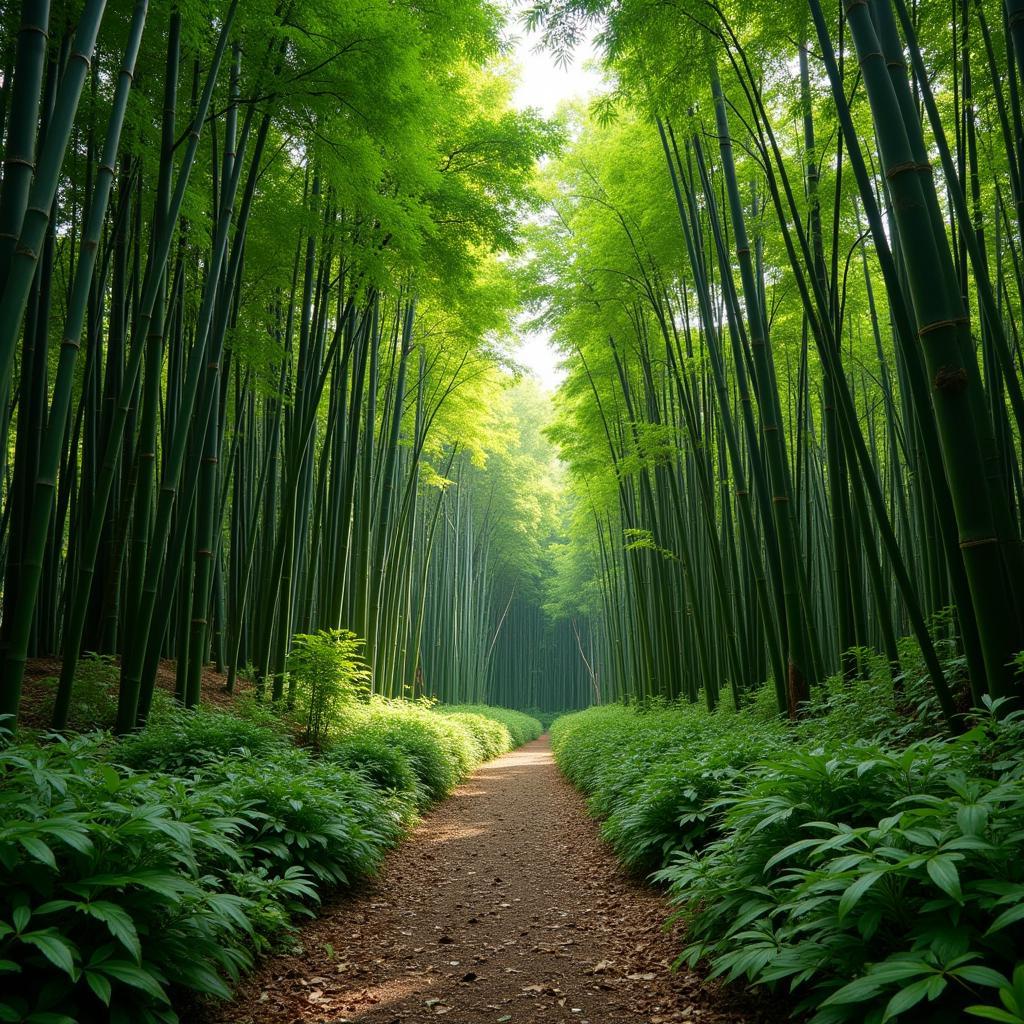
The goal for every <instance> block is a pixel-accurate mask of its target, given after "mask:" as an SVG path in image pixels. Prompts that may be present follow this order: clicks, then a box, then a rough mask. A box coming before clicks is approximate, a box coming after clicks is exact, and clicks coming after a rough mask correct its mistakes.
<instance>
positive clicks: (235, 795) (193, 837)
mask: <svg viewBox="0 0 1024 1024" xmlns="http://www.w3.org/2000/svg"><path fill="white" fill-rule="evenodd" d="M229 718H230V716H227V715H223V714H220V713H216V712H201V713H198V714H197V713H195V712H185V711H179V712H177V713H175V714H174V715H171V716H169V717H168V718H167V719H166V720H162V721H161V722H159V723H157V724H155V726H154V734H153V735H151V736H148V737H147V732H148V731H149V730H148V729H147V730H145V731H143V732H142V733H140V734H139V735H138V736H136V737H132V738H131V739H130V740H128V741H126V743H125V744H123V745H121V746H115V747H113V748H112V747H111V746H110V744H109V741H108V740H107V739H106V737H105V736H103V735H101V734H95V735H92V736H88V737H76V738H75V739H72V740H64V739H60V738H53V739H51V740H50V741H48V742H42V743H40V742H36V743H32V742H22V743H18V744H12V745H9V746H7V747H6V748H4V749H2V750H0V976H2V982H0V991H2V993H3V995H2V996H0V1020H11V1021H21V1020H26V1021H29V1020H31V1021H34V1022H35V1024H61V1022H71V1024H74V1022H86V1021H94V1020H95V1021H99V1020H108V1019H109V1020H111V1021H124V1022H129V1021H131V1022H134V1021H142V1022H157V1021H163V1022H171V1021H175V1020H176V1019H177V1018H176V1017H175V1015H174V1013H173V1012H172V1010H171V1009H170V1004H169V1001H168V995H167V992H168V989H169V988H170V987H171V986H178V987H181V988H184V989H191V990H193V991H197V992H200V993H204V994H207V995H216V996H222V997H226V996H227V995H229V989H228V985H229V984H230V983H231V982H232V981H234V980H235V979H236V978H237V977H238V975H239V973H240V972H241V971H242V970H244V969H245V968H247V967H248V966H249V965H250V963H251V961H252V956H253V953H254V952H258V951H260V950H262V949H265V948H267V947H268V946H269V945H270V944H271V943H272V942H274V941H280V938H281V936H282V934H285V933H287V931H288V929H289V927H290V924H289V922H290V920H291V919H292V918H293V917H294V916H295V915H297V914H302V913H308V912H309V906H310V904H311V903H312V902H315V900H316V899H317V898H318V888H319V887H320V886H323V885H338V884H348V883H350V882H351V881H352V880H354V879H355V878H357V877H359V876H362V875H366V874H369V873H370V872H372V871H373V870H374V869H375V868H376V867H377V865H378V864H379V863H380V860H381V859H382V857H383V855H384V852H385V850H386V849H387V848H388V847H389V846H390V845H392V844H393V843H394V842H396V841H397V840H398V838H399V837H400V836H401V835H402V833H403V831H404V828H405V825H406V823H407V821H408V818H409V803H408V798H405V799H402V798H400V797H398V796H394V795H391V794H387V793H385V792H383V791H382V790H379V789H377V788H375V787H374V786H372V785H371V784H370V783H369V782H368V781H367V780H366V779H365V778H364V777H362V776H361V775H358V774H356V773H355V772H352V771H346V770H344V769H341V768H340V767H339V766H338V765H337V764H333V763H330V762H329V761H325V760H321V759H317V758H314V757H312V756H310V755H309V754H308V753H306V752H304V751H301V750H296V749H294V748H291V747H289V746H287V745H284V744H282V743H280V742H279V740H278V738H277V737H276V735H275V734H274V733H272V732H270V731H269V730H266V729H265V728H264V727H252V728H255V729H257V732H255V733H252V732H247V731H245V729H243V730H241V731H239V730H238V729H237V728H235V726H233V725H232V724H231V723H230V722H229V721H225V720H226V719H229ZM243 724H244V723H243ZM239 736H242V737H247V738H248V739H249V740H252V739H254V738H255V739H256V740H259V741H260V742H259V744H258V745H260V747H261V753H260V756H259V757H253V756H251V755H249V754H247V753H244V754H243V756H231V752H232V751H235V752H244V751H245V750H246V747H245V746H244V745H241V746H239V744H238V738H239ZM188 737H192V738H194V739H197V740H199V739H201V740H202V741H203V746H202V747H201V748H199V749H198V750H197V751H196V752H195V754H196V756H194V757H190V756H188V753H189V752H188V751H187V749H186V747H185V741H186V740H187V738H188ZM129 749H130V751H131V754H130V757H131V759H132V760H134V761H137V762H147V763H155V764H158V765H159V766H161V767H164V766H166V767H169V768H170V769H171V770H172V771H174V772H176V773H177V774H160V775H156V774H149V773H146V772H141V773H140V772H135V771H132V770H130V769H128V768H124V767H120V768H119V767H115V766H114V765H112V764H110V763H109V762H108V760H107V758H109V757H111V756H119V755H121V754H123V753H125V751H126V750H129ZM218 749H222V750H225V751H227V754H226V755H225V756H224V757H223V758H220V757H218V756H216V754H215V751H216V750H218ZM47 1014H50V1015H51V1016H46V1015H47Z"/></svg>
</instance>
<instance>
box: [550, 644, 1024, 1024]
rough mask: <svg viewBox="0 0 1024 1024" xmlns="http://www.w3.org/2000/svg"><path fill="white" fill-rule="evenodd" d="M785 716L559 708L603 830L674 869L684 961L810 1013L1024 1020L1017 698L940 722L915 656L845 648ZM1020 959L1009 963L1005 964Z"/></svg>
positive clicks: (756, 709)
mask: <svg viewBox="0 0 1024 1024" xmlns="http://www.w3.org/2000/svg"><path fill="white" fill-rule="evenodd" d="M857 653H858V657H859V658H861V659H862V662H863V664H862V667H863V668H864V669H865V671H864V678H863V679H861V680H858V681H853V682H850V681H846V680H838V679H837V680H832V681H830V682H829V684H827V685H826V686H824V687H822V688H820V689H819V692H818V693H816V695H815V698H814V700H813V702H812V704H811V705H810V706H809V707H808V708H807V709H806V715H805V717H804V718H803V719H802V720H801V721H800V722H799V723H797V724H796V725H790V724H788V723H784V722H782V721H780V720H779V719H778V718H777V716H776V715H774V714H773V710H772V701H771V696H772V695H771V694H765V695H764V696H763V697H762V696H760V695H759V696H758V698H757V699H756V700H755V701H754V702H753V704H752V706H750V707H748V708H746V709H745V710H744V711H743V712H740V713H737V712H735V711H733V710H728V709H720V710H718V711H716V712H714V713H709V712H708V711H707V710H706V709H705V708H704V707H703V706H701V705H695V704H694V705H690V704H686V705H674V704H673V705H668V704H649V705H645V706H634V707H625V706H622V705H611V706H605V707H599V708H592V709H590V710H588V711H584V712H581V713H578V714H575V715H569V716H566V717H563V718H560V719H559V720H558V721H556V722H555V723H554V725H553V727H552V739H553V745H554V751H555V756H556V759H557V761H558V763H559V765H560V767H561V768H562V769H563V771H564V772H565V774H566V775H567V776H568V777H569V778H570V779H571V780H572V781H573V782H574V783H575V784H576V785H578V786H579V787H580V788H581V789H582V790H583V791H584V792H585V793H586V794H587V795H588V797H589V803H590V808H591V810H592V812H593V813H594V814H595V815H597V816H598V817H600V818H601V819H602V829H603V834H604V836H605V838H606V839H607V840H608V841H609V842H610V843H611V844H612V846H613V847H614V849H615V850H616V852H617V853H618V854H619V856H620V857H621V858H622V859H623V860H624V861H625V862H626V863H627V864H629V865H630V866H632V867H633V868H634V869H636V870H640V871H643V872H654V876H653V877H654V879H655V880H657V881H658V882H659V883H661V884H664V885H666V886H667V887H668V891H669V894H670V898H671V900H672V902H673V904H674V905H675V908H676V917H677V918H679V919H681V920H683V921H684V922H685V924H686V936H687V946H686V948H685V949H684V950H683V951H682V954H681V961H683V962H686V963H689V964H696V963H698V962H701V961H703V962H705V963H707V964H708V965H709V967H710V971H711V973H712V974H713V975H715V976H723V977H724V978H726V979H727V980H729V981H733V982H743V983H747V984H753V985H758V986H764V987H767V988H770V989H785V990H789V991H790V992H791V993H792V994H793V1000H794V1007H795V1011H796V1013H797V1014H804V1013H807V1014H810V1018H809V1019H810V1020H811V1021H812V1022H813V1024H844V1022H853V1021H856V1022H858V1024H859V1022H864V1024H882V1022H886V1021H900V1022H912V1021H922V1022H925V1021H927V1022H943V1021H949V1022H953V1021H964V1020H968V1019H971V1018H972V1017H973V1018H978V1019H988V1020H997V1021H1004V1022H1007V1021H1009V1022H1017V1024H1021V1022H1024V1013H1022V1011H1024V999H1022V998H1021V997H1022V995H1024V987H1022V986H1024V976H1022V972H1021V971H1020V970H1019V969H1018V965H1019V962H1020V955H1021V954H1020V950H1021V949H1022V948H1024V861H1022V858H1021V857H1020V851H1021V848H1022V841H1024V760H1022V757H1021V753H1022V750H1024V713H1022V712H1020V711H1013V712H1011V711H1010V710H1009V708H1008V706H1006V705H999V704H998V703H990V704H988V705H986V707H984V708H982V709H980V710H979V711H978V712H977V713H976V714H975V716H974V718H973V719H972V721H971V728H970V729H969V730H968V731H967V732H966V733H965V734H963V735H960V736H956V737H952V736H948V735H935V734H934V728H933V727H931V726H929V725H928V724H927V723H934V722H935V721H936V716H935V715H934V714H933V713H932V712H931V709H930V708H929V706H928V703H929V698H928V696H927V693H926V691H925V690H924V689H923V688H922V687H921V686H920V684H919V677H918V676H917V675H915V674H914V673H913V672H910V673H907V674H905V676H904V677H902V678H900V679H898V680H896V685H895V686H893V681H892V680H890V679H889V678H888V675H887V671H886V669H885V666H884V665H882V664H881V663H878V662H876V661H871V662H870V663H869V661H870V656H869V655H868V654H867V653H866V652H857ZM1015 972H1016V973H1015Z"/></svg>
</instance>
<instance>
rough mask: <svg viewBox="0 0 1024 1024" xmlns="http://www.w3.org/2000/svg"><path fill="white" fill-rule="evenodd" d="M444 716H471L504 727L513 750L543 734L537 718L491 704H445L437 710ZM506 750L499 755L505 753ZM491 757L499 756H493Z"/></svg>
mask: <svg viewBox="0 0 1024 1024" xmlns="http://www.w3.org/2000/svg"><path fill="white" fill-rule="evenodd" d="M437 710H438V711H440V712H441V713H442V714H470V715H477V716H479V717H481V718H487V719H490V720H491V721H494V722H498V723H500V724H501V725H503V726H504V727H505V728H506V729H507V730H508V734H509V736H510V737H511V744H510V746H509V747H508V748H507V749H508V750H512V749H513V748H515V747H521V746H522V745H523V744H524V743H529V742H530V741H531V740H535V739H537V738H538V737H539V736H540V735H541V734H542V733H543V732H544V726H543V725H541V723H540V722H539V721H538V720H537V719H536V718H535V717H532V716H530V715H528V714H525V713H524V712H522V711H513V710H512V709H511V708H497V707H492V706H491V705H490V704H445V705H441V706H439V707H438V709H437ZM505 752H506V751H505V750H501V751H498V753H502V754H503V753H505ZM491 756H495V757H496V756H497V754H493V755H491Z"/></svg>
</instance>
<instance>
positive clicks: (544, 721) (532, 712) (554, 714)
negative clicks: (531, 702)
mask: <svg viewBox="0 0 1024 1024" xmlns="http://www.w3.org/2000/svg"><path fill="white" fill-rule="evenodd" d="M523 714H524V715H529V717H530V718H535V719H537V721H538V722H540V726H541V730H542V733H544V732H549V731H550V729H551V725H552V723H553V722H554V721H555V719H556V718H561V717H562V715H568V714H571V712H570V711H568V710H563V711H542V710H541V709H540V708H523Z"/></svg>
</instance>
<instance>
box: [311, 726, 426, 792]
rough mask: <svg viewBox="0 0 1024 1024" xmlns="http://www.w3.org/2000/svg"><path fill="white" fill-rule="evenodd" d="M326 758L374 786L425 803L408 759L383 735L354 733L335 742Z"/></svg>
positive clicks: (326, 753) (327, 752) (328, 750)
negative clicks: (357, 774) (355, 773)
mask: <svg viewBox="0 0 1024 1024" xmlns="http://www.w3.org/2000/svg"><path fill="white" fill-rule="evenodd" d="M324 756H325V757H326V758H327V760H328V761H329V762H330V763H331V764H335V765H338V766H340V767H342V768H347V769H350V770H351V771H354V772H358V773H359V774H360V775H362V776H363V778H365V779H366V780H367V782H369V783H370V784H371V785H373V786H376V787H377V788H378V789H382V790H385V791H390V792H393V793H396V794H398V795H400V796H402V797H404V798H405V799H406V800H408V801H409V802H410V803H411V804H413V805H416V806H420V805H422V804H423V803H424V802H425V799H426V797H425V794H424V793H423V790H422V788H421V786H420V780H419V779H418V778H417V776H416V772H415V771H413V767H412V763H411V762H410V760H409V757H408V756H407V755H406V754H405V752H404V751H403V750H401V749H400V748H398V747H396V746H394V745H392V744H391V743H389V742H387V739H386V738H385V737H384V736H381V735H369V734H367V735H362V734H360V733H353V734H352V735H349V736H346V737H345V738H344V739H341V740H338V741H337V742H335V743H333V744H332V745H331V746H330V747H329V748H328V749H327V751H326V752H325V755H324Z"/></svg>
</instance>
